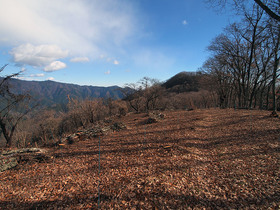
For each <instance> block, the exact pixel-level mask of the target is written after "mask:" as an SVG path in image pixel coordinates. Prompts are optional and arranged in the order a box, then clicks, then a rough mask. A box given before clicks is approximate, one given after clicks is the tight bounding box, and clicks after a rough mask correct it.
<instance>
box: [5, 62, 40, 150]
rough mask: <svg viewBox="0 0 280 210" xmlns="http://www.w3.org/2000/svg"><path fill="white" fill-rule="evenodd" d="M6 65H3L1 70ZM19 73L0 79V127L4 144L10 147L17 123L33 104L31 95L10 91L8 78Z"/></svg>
mask: <svg viewBox="0 0 280 210" xmlns="http://www.w3.org/2000/svg"><path fill="white" fill-rule="evenodd" d="M6 66H7V65H4V66H3V67H2V68H1V69H0V72H2V71H3V70H4V69H5V68H6ZM19 74H20V72H19V73H16V74H11V75H8V76H6V77H4V78H1V80H0V99H1V100H0V128H1V131H2V134H3V136H4V138H5V140H6V146H7V147H11V145H12V140H13V135H14V133H15V130H16V128H17V125H18V123H19V122H20V121H21V120H22V119H23V118H24V116H26V115H27V114H28V113H29V112H30V111H31V110H32V109H33V108H34V107H35V106H32V107H30V103H29V102H30V100H31V97H30V95H29V94H27V93H26V94H16V93H13V92H12V91H11V86H10V83H9V82H10V80H11V79H12V78H14V77H16V76H18V75H19Z"/></svg>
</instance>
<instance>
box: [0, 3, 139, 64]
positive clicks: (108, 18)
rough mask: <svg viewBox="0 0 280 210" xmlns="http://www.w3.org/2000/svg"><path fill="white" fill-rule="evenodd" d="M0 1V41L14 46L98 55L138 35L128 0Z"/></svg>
mask: <svg viewBox="0 0 280 210" xmlns="http://www.w3.org/2000/svg"><path fill="white" fill-rule="evenodd" d="M0 1H1V2H2V3H1V7H0V43H5V44H9V45H12V46H14V47H16V46H19V45H22V44H25V43H31V44H32V45H35V46H38V45H43V44H47V45H56V46H59V48H61V49H65V50H68V51H69V55H71V56H77V57H78V56H79V57H81V56H90V55H91V56H95V57H98V56H99V55H100V54H102V53H104V52H105V53H110V52H111V51H112V52H115V51H116V49H121V46H122V44H124V43H125V42H126V41H127V38H130V37H133V35H134V34H138V32H137V31H136V30H138V29H137V27H136V26H137V25H138V23H137V21H136V10H135V9H133V3H131V2H129V1H115V0H106V1H100V0H83V1H70V0H56V1H49V0H40V1H38V0H24V1H22V0H9V1H7V0H6V1H4V0H0ZM30 63H31V64H33V62H30ZM35 64H36V63H35Z"/></svg>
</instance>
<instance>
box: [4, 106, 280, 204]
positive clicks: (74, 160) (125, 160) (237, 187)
mask: <svg viewBox="0 0 280 210" xmlns="http://www.w3.org/2000/svg"><path fill="white" fill-rule="evenodd" d="M164 114H165V118H164V119H162V120H160V121H158V122H157V123H153V124H145V123H144V122H145V121H146V120H147V115H146V114H130V115H127V116H125V117H124V118H121V119H120V118H116V119H111V120H112V121H113V122H114V121H121V122H123V123H125V124H126V125H127V130H121V131H119V132H112V133H109V134H108V135H105V136H103V137H101V138H100V139H99V138H92V139H85V140H84V141H80V142H77V143H74V144H72V145H62V146H61V147H60V148H48V149H47V150H48V153H49V155H50V156H51V157H52V158H51V159H50V160H49V161H46V162H41V163H39V162H27V163H25V164H21V165H19V166H17V167H16V168H14V169H12V170H9V171H5V172H2V173H0V179H1V183H0V206H1V207H3V208H4V209H13V208H20V209H30V208H32V209H36V208H38V209H48V208H49V209H53V208H55V209H56V208H71V209H91V208H92V209H97V207H98V200H100V204H99V206H100V209H110V208H112V209H133V208H136V209H186V208H188V207H190V208H196V209H203V208H207V209H208V208H209V209H224V208H226V209H245V208H248V209H269V208H271V209H278V208H279V205H280V194H279V192H280V180H279V177H280V167H279V166H280V143H279V136H280V129H279V128H280V121H279V119H276V118H270V117H268V116H269V114H270V112H266V111H256V110H236V111H235V110H229V109H224V110H220V109H209V110H194V111H189V112H187V111H176V112H165V113H164ZM99 142H100V147H99ZM99 148H100V152H99ZM99 158H100V162H99ZM99 169H100V171H99ZM98 186H99V187H98ZM98 189H99V190H98Z"/></svg>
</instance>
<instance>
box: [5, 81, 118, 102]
mask: <svg viewBox="0 0 280 210" xmlns="http://www.w3.org/2000/svg"><path fill="white" fill-rule="evenodd" d="M9 83H10V86H11V90H12V91H13V92H14V93H17V94H22V93H23V94H24V93H28V94H29V95H31V96H32V98H33V99H34V100H35V101H39V103H40V105H42V106H45V107H55V106H57V105H65V104H67V102H68V100H69V98H71V99H78V100H83V99H87V98H89V99H92V98H112V99H121V98H123V94H122V92H121V88H120V87H118V86H110V87H98V86H80V85H75V84H67V83H60V82H54V81H50V80H47V81H25V80H19V79H11V80H10V81H9Z"/></svg>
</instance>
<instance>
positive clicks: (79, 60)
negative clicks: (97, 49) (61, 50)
mask: <svg viewBox="0 0 280 210" xmlns="http://www.w3.org/2000/svg"><path fill="white" fill-rule="evenodd" d="M70 62H73V63H84V62H89V58H88V57H75V58H72V59H70Z"/></svg>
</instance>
